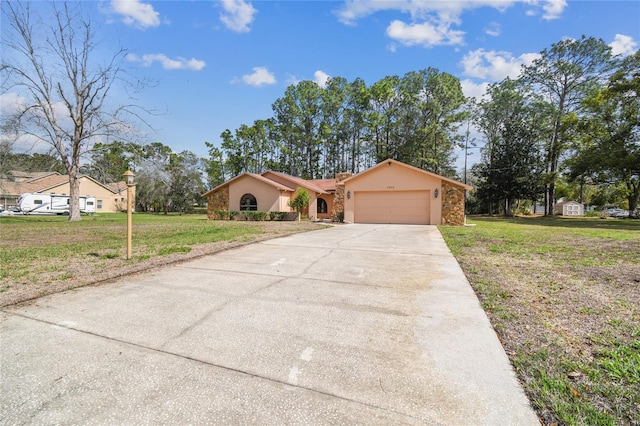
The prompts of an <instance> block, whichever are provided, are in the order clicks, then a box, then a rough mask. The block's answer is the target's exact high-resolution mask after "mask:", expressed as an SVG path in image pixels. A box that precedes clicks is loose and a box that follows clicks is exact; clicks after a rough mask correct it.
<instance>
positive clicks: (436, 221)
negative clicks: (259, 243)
mask: <svg viewBox="0 0 640 426" xmlns="http://www.w3.org/2000/svg"><path fill="white" fill-rule="evenodd" d="M300 187H302V188H304V189H306V190H307V192H308V193H309V195H310V202H309V208H308V215H309V218H310V219H313V220H320V219H333V220H337V219H339V218H343V219H344V221H345V222H349V223H401V224H423V225H429V224H431V225H440V224H448V225H463V224H464V193H465V190H470V189H471V187H470V186H469V185H465V184H463V183H461V182H458V181H455V180H452V179H448V178H445V177H443V176H439V175H436V174H434V173H430V172H427V171H424V170H421V169H418V168H415V167H412V166H409V165H407V164H404V163H401V162H399V161H396V160H391V159H389V160H385V161H383V162H381V163H379V164H377V165H375V166H373V167H371V168H369V169H367V170H365V171H363V172H361V173H358V174H357V175H354V176H351V175H350V174H339V175H337V176H336V178H335V179H324V180H305V179H301V178H298V177H294V176H289V175H286V174H283V173H277V172H272V171H267V172H264V173H262V174H259V175H258V174H253V173H243V174H241V175H239V176H236V177H235V178H233V179H231V180H229V181H227V182H225V183H224V184H222V185H220V186H218V187H216V188H213V189H212V190H211V191H209V192H207V193H205V194H204V196H205V197H207V198H208V207H207V212H208V217H209V219H215V218H216V213H215V212H216V211H242V210H260V211H282V212H288V211H291V208H290V207H289V206H288V202H289V200H291V198H292V197H293V196H294V194H295V191H296V189H297V188H300Z"/></svg>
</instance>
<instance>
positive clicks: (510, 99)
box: [474, 79, 544, 215]
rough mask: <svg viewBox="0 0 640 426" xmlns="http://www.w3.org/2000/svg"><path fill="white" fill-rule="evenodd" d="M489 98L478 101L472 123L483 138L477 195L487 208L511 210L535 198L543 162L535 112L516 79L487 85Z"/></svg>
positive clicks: (510, 211) (540, 180) (478, 167)
mask: <svg viewBox="0 0 640 426" xmlns="http://www.w3.org/2000/svg"><path fill="white" fill-rule="evenodd" d="M488 94H489V98H490V100H482V101H480V102H479V103H478V107H477V111H476V114H475V123H476V125H477V127H478V128H479V129H480V131H481V132H482V133H483V134H484V136H485V138H486V141H487V142H486V145H485V149H484V150H483V153H482V162H481V164H479V165H478V166H477V167H476V168H475V169H474V173H475V174H476V175H477V176H478V179H479V182H478V188H477V194H476V195H477V197H478V198H480V199H484V201H485V203H486V204H487V205H488V207H489V212H490V213H491V212H492V211H493V208H495V207H497V206H500V210H502V211H503V212H504V213H505V214H507V215H511V214H512V213H513V208H514V203H515V202H516V201H517V200H521V199H531V200H535V199H536V194H537V193H538V191H540V188H541V182H542V174H543V171H544V165H543V162H542V158H541V155H540V147H539V141H540V136H541V135H540V133H539V112H540V110H539V109H538V108H536V106H535V105H530V104H528V102H527V98H526V97H525V95H524V93H523V91H522V90H521V88H520V87H519V85H518V82H516V81H513V80H510V79H506V80H504V81H503V82H501V83H497V84H493V85H491V86H489V89H488Z"/></svg>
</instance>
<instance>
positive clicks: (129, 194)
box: [123, 170, 136, 260]
mask: <svg viewBox="0 0 640 426" xmlns="http://www.w3.org/2000/svg"><path fill="white" fill-rule="evenodd" d="M123 176H124V179H125V182H126V183H127V260H129V259H131V228H132V226H131V211H132V210H133V194H132V193H133V187H134V186H135V185H136V184H135V183H134V181H133V178H134V177H135V176H136V175H135V174H134V173H133V172H132V171H131V170H127V171H126V172H124V175H123Z"/></svg>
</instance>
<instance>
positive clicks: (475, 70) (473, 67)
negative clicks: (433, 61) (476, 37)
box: [460, 49, 539, 81]
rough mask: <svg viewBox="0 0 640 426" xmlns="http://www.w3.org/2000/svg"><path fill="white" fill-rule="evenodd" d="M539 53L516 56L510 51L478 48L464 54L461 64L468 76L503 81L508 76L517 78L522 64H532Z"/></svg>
mask: <svg viewBox="0 0 640 426" xmlns="http://www.w3.org/2000/svg"><path fill="white" fill-rule="evenodd" d="M537 57H539V54H537V53H524V54H522V55H520V56H518V57H514V56H513V55H512V54H511V53H509V52H499V51H494V50H488V51H487V50H484V49H478V50H474V51H471V52H469V53H467V54H466V55H464V57H463V58H462V61H461V62H460V64H461V65H462V67H463V69H464V71H463V74H464V75H466V76H468V77H475V78H480V79H485V80H490V81H501V80H503V79H504V78H506V77H510V78H516V77H517V76H518V74H519V73H520V67H521V66H522V65H529V64H531V63H532V62H533V61H534V60H535V59H536V58H537Z"/></svg>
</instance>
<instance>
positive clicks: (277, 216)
mask: <svg viewBox="0 0 640 426" xmlns="http://www.w3.org/2000/svg"><path fill="white" fill-rule="evenodd" d="M286 215H287V213H286V212H269V219H270V220H277V221H282V220H284V217H285V216H286Z"/></svg>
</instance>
